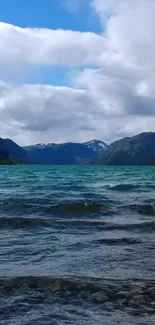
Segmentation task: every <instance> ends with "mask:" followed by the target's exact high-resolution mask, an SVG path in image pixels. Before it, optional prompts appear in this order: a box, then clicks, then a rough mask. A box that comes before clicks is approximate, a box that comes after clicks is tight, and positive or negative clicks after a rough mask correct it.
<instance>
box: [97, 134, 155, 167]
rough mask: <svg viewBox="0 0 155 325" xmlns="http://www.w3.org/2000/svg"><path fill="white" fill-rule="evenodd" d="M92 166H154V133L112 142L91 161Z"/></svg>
mask: <svg viewBox="0 0 155 325" xmlns="http://www.w3.org/2000/svg"><path fill="white" fill-rule="evenodd" d="M91 164H94V165H137V166H143V165H153V164H155V133H154V132H145V133H141V134H138V135H136V136H133V137H126V138H124V139H121V140H118V141H115V142H113V143H112V144H111V145H110V146H109V147H108V149H107V150H106V151H104V152H103V153H101V154H100V155H99V156H98V157H97V158H96V159H94V160H92V161H91Z"/></svg>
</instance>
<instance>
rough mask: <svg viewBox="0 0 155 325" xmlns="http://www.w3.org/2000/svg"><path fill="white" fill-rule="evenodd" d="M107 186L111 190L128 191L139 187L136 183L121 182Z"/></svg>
mask: <svg viewBox="0 0 155 325" xmlns="http://www.w3.org/2000/svg"><path fill="white" fill-rule="evenodd" d="M107 188H108V189H109V190H111V191H120V192H128V191H134V190H138V189H139V188H141V186H140V185H136V184H125V183H122V184H115V185H109V186H108V187H107Z"/></svg>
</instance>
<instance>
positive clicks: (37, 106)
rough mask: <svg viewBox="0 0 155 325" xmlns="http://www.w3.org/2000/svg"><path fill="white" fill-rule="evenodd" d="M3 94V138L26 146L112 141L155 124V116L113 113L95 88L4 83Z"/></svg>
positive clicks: (0, 103)
mask: <svg viewBox="0 0 155 325" xmlns="http://www.w3.org/2000/svg"><path fill="white" fill-rule="evenodd" d="M0 94H1V95H0V98H1V99H0V114H1V121H0V128H1V136H2V137H11V138H13V139H14V140H15V141H17V143H19V144H24V145H25V144H30V143H36V142H46V143H47V142H52V141H55V142H65V141H85V140H89V139H92V138H98V139H103V140H104V141H108V142H111V141H113V140H115V139H116V138H120V137H122V136H126V135H131V134H133V133H137V132H140V131H148V130H149V129H150V128H152V127H154V124H155V117H151V118H150V117H147V116H145V117H143V116H142V117H136V116H135V115H134V113H133V114H130V115H127V114H126V113H123V114H112V113H111V110H110V107H109V111H108V110H107V106H106V102H105V99H104V97H102V95H101V94H98V96H97V97H96V94H95V92H94V93H93V92H92V91H91V89H90V90H81V89H73V88H69V87H52V86H43V85H22V86H12V85H5V84H4V85H3V84H2V85H1V86H0ZM138 122H139V124H138Z"/></svg>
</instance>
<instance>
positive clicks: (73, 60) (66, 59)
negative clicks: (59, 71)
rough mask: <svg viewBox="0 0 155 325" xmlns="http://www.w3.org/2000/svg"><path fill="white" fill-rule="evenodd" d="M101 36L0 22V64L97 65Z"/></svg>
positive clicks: (102, 41)
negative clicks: (22, 26)
mask: <svg viewBox="0 0 155 325" xmlns="http://www.w3.org/2000/svg"><path fill="white" fill-rule="evenodd" d="M103 47H104V40H103V37H102V36H100V35H97V34H95V33H93V32H78V31H72V30H51V29H45V28H44V29H43V28H36V29H35V28H21V27H17V26H13V25H10V24H6V23H2V22H1V23H0V65H4V64H7V65H10V63H11V64H14V63H18V64H31V65H36V64H42V65H55V66H67V67H76V66H85V65H96V64H97V65H98V62H99V57H100V55H101V53H102V51H103Z"/></svg>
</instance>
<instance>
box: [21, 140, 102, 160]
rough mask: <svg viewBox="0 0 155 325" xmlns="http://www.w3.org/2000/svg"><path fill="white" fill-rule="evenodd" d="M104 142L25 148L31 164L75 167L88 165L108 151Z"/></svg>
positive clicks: (51, 144)
mask: <svg viewBox="0 0 155 325" xmlns="http://www.w3.org/2000/svg"><path fill="white" fill-rule="evenodd" d="M107 147H108V146H107V145H106V144H105V143H104V142H103V141H99V140H92V141H89V142H84V143H73V142H68V143H61V144H55V143H49V144H47V145H46V144H44V143H39V144H36V145H33V146H27V147H23V149H24V150H25V151H26V153H27V158H26V162H27V163H29V164H56V165H75V164H84V163H87V162H88V161H89V160H90V159H93V158H95V157H97V156H98V155H99V153H100V152H103V151H104V150H106V149H107Z"/></svg>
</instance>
